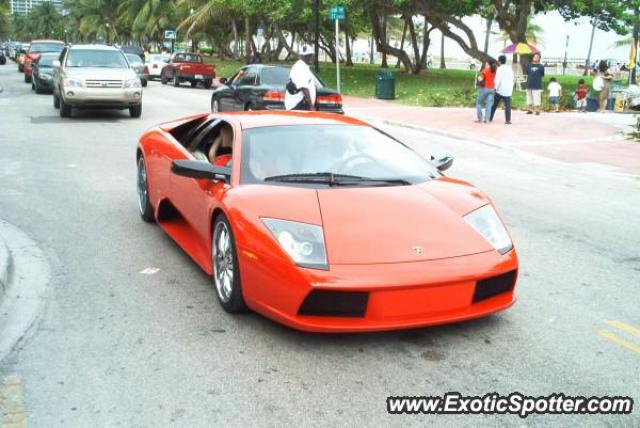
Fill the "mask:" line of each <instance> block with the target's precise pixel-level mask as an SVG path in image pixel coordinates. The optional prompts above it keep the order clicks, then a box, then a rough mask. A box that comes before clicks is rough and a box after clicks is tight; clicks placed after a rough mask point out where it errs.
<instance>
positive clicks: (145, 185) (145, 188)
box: [137, 155, 155, 223]
mask: <svg viewBox="0 0 640 428" xmlns="http://www.w3.org/2000/svg"><path fill="white" fill-rule="evenodd" d="M137 188H138V209H139V211H140V217H141V218H142V220H144V221H146V222H147V223H152V222H154V221H155V218H154V217H153V208H151V203H150V202H149V182H148V180H147V165H146V164H145V161H144V157H143V156H142V155H141V156H140V158H139V159H138V185H137Z"/></svg>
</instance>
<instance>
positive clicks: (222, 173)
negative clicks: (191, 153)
mask: <svg viewBox="0 0 640 428" xmlns="http://www.w3.org/2000/svg"><path fill="white" fill-rule="evenodd" d="M171 172H173V173H174V174H176V175H180V176H182V177H190V178H204V179H206V180H216V181H224V182H225V183H228V182H229V180H230V179H231V168H227V167H223V166H214V165H211V164H210V163H209V162H206V161H198V160H175V161H173V163H172V164H171Z"/></svg>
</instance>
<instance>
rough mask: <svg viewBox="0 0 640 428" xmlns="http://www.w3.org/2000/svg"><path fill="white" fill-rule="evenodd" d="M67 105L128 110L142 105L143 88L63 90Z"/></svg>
mask: <svg viewBox="0 0 640 428" xmlns="http://www.w3.org/2000/svg"><path fill="white" fill-rule="evenodd" d="M62 93H63V94H64V95H63V97H64V101H65V103H67V104H69V105H71V106H73V107H85V106H86V107H112V108H128V107H131V106H135V105H138V104H140V103H142V88H131V89H123V88H78V87H73V88H63V90H62Z"/></svg>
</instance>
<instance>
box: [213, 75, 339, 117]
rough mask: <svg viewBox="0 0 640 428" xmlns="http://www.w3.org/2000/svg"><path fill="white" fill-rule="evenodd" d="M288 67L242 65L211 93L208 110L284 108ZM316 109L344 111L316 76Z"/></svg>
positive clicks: (221, 80)
mask: <svg viewBox="0 0 640 428" xmlns="http://www.w3.org/2000/svg"><path fill="white" fill-rule="evenodd" d="M289 70H290V67H287V66H282V65H264V64H251V65H246V66H244V67H242V68H241V69H240V70H238V71H237V72H236V73H235V74H234V75H233V76H232V77H230V78H229V79H226V78H224V77H223V78H221V79H220V83H221V85H220V86H218V87H217V88H216V89H215V90H214V91H213V94H212V95H211V111H213V112H216V111H227V110H284V91H285V88H284V87H285V85H286V83H287V82H288V81H289ZM316 88H317V91H316V108H317V109H318V110H320V111H326V112H332V113H341V114H342V113H344V111H343V110H342V97H341V96H340V94H339V93H338V92H337V91H335V90H333V89H330V88H327V87H326V85H325V84H324V83H323V82H322V80H320V78H319V77H317V76H316Z"/></svg>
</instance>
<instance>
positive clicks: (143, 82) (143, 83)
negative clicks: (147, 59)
mask: <svg viewBox="0 0 640 428" xmlns="http://www.w3.org/2000/svg"><path fill="white" fill-rule="evenodd" d="M141 83H142V87H143V88H146V87H147V81H146V80H145V79H142V81H141Z"/></svg>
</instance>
